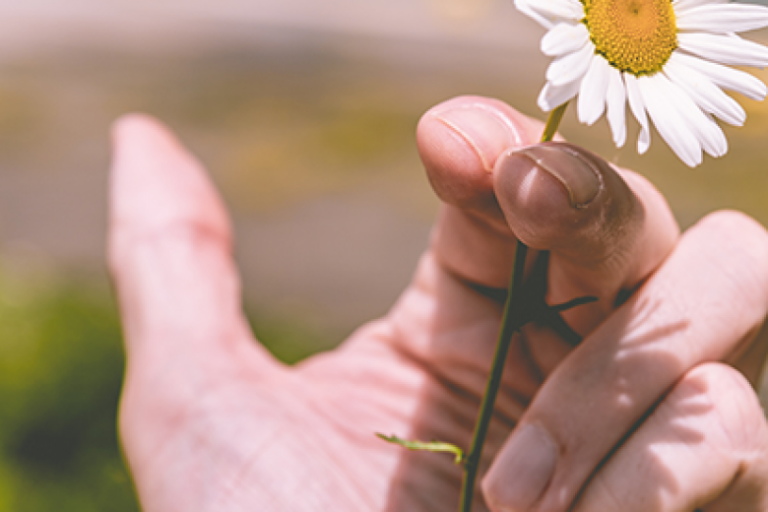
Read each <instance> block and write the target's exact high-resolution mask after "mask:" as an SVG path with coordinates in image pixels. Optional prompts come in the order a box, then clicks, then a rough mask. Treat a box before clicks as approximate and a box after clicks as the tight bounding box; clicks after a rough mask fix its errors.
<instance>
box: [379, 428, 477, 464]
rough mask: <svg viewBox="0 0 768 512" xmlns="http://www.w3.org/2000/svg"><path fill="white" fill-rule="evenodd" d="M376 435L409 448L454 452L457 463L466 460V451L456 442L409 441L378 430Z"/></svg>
mask: <svg viewBox="0 0 768 512" xmlns="http://www.w3.org/2000/svg"><path fill="white" fill-rule="evenodd" d="M376 437H378V438H379V439H383V440H384V441H386V442H388V443H392V444H397V445H400V446H402V447H404V448H408V449H409V450H417V451H427V452H445V453H452V454H453V455H454V460H453V462H454V463H455V464H456V465H460V464H461V463H462V462H463V461H464V452H463V451H462V449H461V448H459V447H458V446H456V445H455V444H451V443H443V442H441V441H431V442H425V441H408V440H406V439H401V438H399V437H397V436H394V435H392V436H386V435H384V434H380V433H378V432H377V433H376Z"/></svg>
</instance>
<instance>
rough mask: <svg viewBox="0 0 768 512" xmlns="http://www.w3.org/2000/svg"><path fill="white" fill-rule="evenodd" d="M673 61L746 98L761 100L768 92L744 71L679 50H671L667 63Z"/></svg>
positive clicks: (756, 79)
mask: <svg viewBox="0 0 768 512" xmlns="http://www.w3.org/2000/svg"><path fill="white" fill-rule="evenodd" d="M673 62H679V63H681V64H684V65H686V66H688V67H691V68H693V69H695V70H697V71H699V72H700V73H703V74H704V75H705V76H706V77H707V78H709V79H710V80H712V81H713V82H714V83H715V84H717V85H719V86H720V87H723V88H724V89H729V90H731V91H736V92H738V93H740V94H743V95H744V96H746V97H747V98H751V99H753V100H758V101H762V100H763V99H764V98H765V96H766V94H768V88H766V86H765V84H764V83H763V82H761V81H760V80H759V79H758V78H756V77H754V76H752V75H750V74H749V73H746V72H744V71H740V70H738V69H733V68H729V67H726V66H723V65H720V64H716V63H714V62H709V61H706V60H702V59H700V58H698V57H693V56H691V55H686V54H684V53H680V52H673V53H672V55H671V56H670V57H669V61H668V64H667V65H669V63H673Z"/></svg>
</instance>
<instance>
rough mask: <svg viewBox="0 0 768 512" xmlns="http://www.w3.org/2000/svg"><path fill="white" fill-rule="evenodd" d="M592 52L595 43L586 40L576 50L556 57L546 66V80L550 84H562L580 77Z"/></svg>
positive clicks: (593, 51) (587, 66) (593, 52)
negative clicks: (581, 46)
mask: <svg viewBox="0 0 768 512" xmlns="http://www.w3.org/2000/svg"><path fill="white" fill-rule="evenodd" d="M594 54H595V45H593V44H592V43H591V42H588V43H587V44H585V45H584V47H583V48H580V49H579V50H578V51H576V52H574V53H569V54H568V55H563V56H562V57H558V58H556V59H555V60H553V61H552V63H551V64H550V65H549V67H548V68H547V80H548V81H550V82H552V85H563V84H567V83H569V82H573V81H575V80H579V79H581V77H583V76H584V74H585V73H586V72H587V69H589V63H590V62H591V60H592V56H593V55H594Z"/></svg>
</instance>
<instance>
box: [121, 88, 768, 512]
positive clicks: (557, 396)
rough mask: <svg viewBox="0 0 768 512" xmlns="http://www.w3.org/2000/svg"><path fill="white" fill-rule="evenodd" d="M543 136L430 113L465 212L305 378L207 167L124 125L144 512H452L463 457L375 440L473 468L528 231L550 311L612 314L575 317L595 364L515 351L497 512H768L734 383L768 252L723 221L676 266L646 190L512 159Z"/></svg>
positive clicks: (753, 432) (490, 485) (760, 311)
mask: <svg viewBox="0 0 768 512" xmlns="http://www.w3.org/2000/svg"><path fill="white" fill-rule="evenodd" d="M540 130H541V124H540V123H538V122H535V121H531V120H528V119H527V118H525V117H523V116H522V115H520V114H518V113H517V112H515V111H513V110H512V109H510V108H509V107H507V106H506V105H503V104H501V103H499V102H496V101H494V100H488V99H484V98H473V97H465V98H457V99H455V100H451V101H449V102H447V103H445V104H442V105H440V106H438V107H436V108H435V109H433V110H432V111H430V112H429V113H427V114H426V115H425V116H424V118H423V119H422V121H421V123H420V125H419V130H418V142H419V151H420V154H421V156H422V160H423V161H424V163H425V167H426V168H427V171H428V174H429V176H430V180H431V182H432V184H433V186H434V188H435V189H436V191H437V193H438V195H439V196H440V197H441V198H442V199H443V200H444V202H445V203H446V206H445V207H444V208H443V209H442V212H441V216H440V219H439V221H438V223H437V226H436V228H435V232H434V236H433V239H432V242H431V244H430V248H429V249H428V250H427V252H426V253H425V255H424V256H423V258H422V260H421V262H420V263H419V267H418V269H417V272H416V275H415V277H414V279H413V282H412V284H411V285H410V286H409V288H408V289H407V290H406V291H405V293H404V294H403V296H402V297H401V299H400V300H399V302H398V303H397V304H396V305H395V306H394V307H393V309H392V311H391V312H390V314H389V315H387V317H385V318H384V319H382V320H379V321H376V322H373V323H370V324H368V325H366V326H364V327H362V328H361V329H360V330H358V331H357V332H356V333H354V334H353V335H352V336H351V337H350V339H349V340H347V341H346V342H345V343H344V344H343V345H341V346H340V347H339V348H338V349H337V350H335V351H333V352H329V353H324V354H320V355H317V356H315V357H313V358H310V359H308V360H306V361H304V362H303V363H301V364H299V365H297V366H296V367H292V368H287V367H285V366H282V365H280V364H279V363H277V362H276V361H274V359H272V357H271V356H270V355H269V354H268V353H267V352H266V351H265V350H264V349H263V348H262V347H260V346H259V345H258V344H257V343H256V342H255V340H254V339H253V336H252V334H251V333H250V331H249V329H248V326H247V322H246V321H245V319H244V317H243V315H242V313H241V310H240V304H239V281H238V276H237V272H236V269H235V268H234V265H233V262H232V258H231V254H230V252H231V234H230V228H229V224H228V220H227V217H226V214H225V212H224V208H223V206H222V204H221V202H220V200H219V199H218V197H217V195H216V194H215V192H214V190H213V188H212V187H211V185H210V183H209V181H208V180H207V178H206V176H205V174H204V172H203V171H202V169H201V168H200V166H199V165H198V164H197V163H196V162H195V161H194V160H193V159H192V158H191V157H190V156H189V155H188V154H187V153H186V152H185V151H184V150H183V149H182V148H181V147H180V146H179V145H178V143H177V142H176V141H175V140H174V139H173V138H172V136H171V135H170V134H169V133H168V132H167V131H166V130H165V129H164V128H162V127H161V126H159V125H158V124H157V123H156V122H155V121H153V120H151V119H149V118H146V117H142V116H129V117H127V118H125V119H123V120H121V121H120V122H119V123H118V124H117V126H116V129H115V145H116V150H115V160H114V166H113V175H112V192H111V193H112V199H111V228H110V241H109V260H110V265H111V268H112V272H113V275H114V278H115V283H116V287H117V291H118V295H119V300H120V306H121V311H122V317H123V323H124V330H125V341H126V351H127V367H126V380H125V387H124V392H123V397H122V403H121V416H120V430H121V435H122V440H123V445H124V449H125V452H126V457H127V460H128V463H129V465H130V468H131V471H132V473H133V476H134V479H135V482H136V486H137V490H138V494H139V498H140V501H141V503H142V505H143V509H144V510H146V511H148V512H152V511H163V512H167V511H174V510H179V511H185V512H186V511H193V510H216V511H230V510H270V511H279V510H291V511H297V510H300V511H326V510H341V511H346V510H350V511H352V510H354V511H359V510H380V511H384V510H387V511H403V510H405V511H429V510H440V511H444V510H452V509H454V508H455V507H456V504H457V502H458V489H459V486H460V485H459V483H460V479H461V470H460V468H458V467H457V466H454V465H453V463H452V460H451V457H449V456H445V455H438V454H431V453H423V452H409V451H405V450H403V449H401V448H399V447H397V446H393V445H389V444H386V443H384V442H382V441H380V440H379V439H377V438H376V437H374V435H373V433H374V432H383V433H394V434H397V435H399V436H401V437H406V438H418V439H424V440H431V439H439V440H441V441H447V442H452V443H454V444H457V445H459V446H468V444H469V439H470V437H471V434H472V429H473V425H474V420H475V416H476V413H477V408H478V404H479V397H480V396H481V395H482V393H483V388H484V385H485V378H486V376H487V371H488V368H489V366H490V361H491V358H492V354H493V349H494V345H495V341H496V336H497V330H498V324H499V320H500V316H501V302H500V300H499V296H500V290H503V288H504V287H505V286H506V283H507V280H508V275H509V272H510V264H511V260H512V254H513V251H514V246H515V238H514V235H513V234H512V231H514V233H516V234H517V235H518V236H519V237H520V238H521V239H522V240H523V241H524V242H526V243H527V244H529V245H530V246H531V247H532V248H535V249H540V250H544V249H546V250H550V251H551V253H550V254H551V255H550V261H549V270H548V278H549V279H548V287H547V290H546V293H547V295H546V299H547V302H548V303H550V304H557V303H561V302H565V301H567V300H570V299H572V298H574V297H579V296H583V295H593V296H597V297H598V298H599V299H600V300H599V301H598V302H596V303H592V304H587V305H583V306H579V307H578V308H575V309H573V310H570V311H568V312H566V313H564V314H563V316H564V318H565V319H566V320H567V321H568V323H569V324H570V326H571V327H573V328H574V329H575V330H576V331H577V332H579V333H580V334H582V335H583V336H585V338H584V341H583V342H582V343H581V344H580V345H579V346H578V347H577V348H575V349H574V348H573V347H572V346H570V345H568V344H567V343H565V342H564V341H563V340H562V339H561V338H560V337H559V336H558V335H556V334H555V333H554V332H553V331H552V330H551V329H550V328H548V327H547V326H541V325H534V324H528V325H527V326H525V327H524V328H523V330H522V334H521V335H519V336H516V337H515V339H514V341H513V345H512V349H511V353H510V358H509V361H508V364H507V369H506V371H505V376H504V382H503V384H502V388H501V392H500V395H499V399H498V402H497V412H496V416H495V419H494V421H493V422H492V425H491V431H490V433H489V437H488V441H487V443H486V451H485V452H484V453H485V455H484V458H483V468H484V469H485V468H487V467H488V466H489V465H490V464H491V463H493V465H492V466H491V469H490V470H489V472H488V474H487V475H486V477H485V480H484V483H483V491H484V492H483V494H484V495H485V498H486V499H487V501H488V502H489V504H490V508H491V509H493V510H494V511H501V510H546V511H559V510H568V509H569V507H571V506H572V505H574V504H575V505H574V509H575V510H578V511H582V510H584V511H586V510H589V511H611V510H622V511H633V510H642V511H644V512H645V511H649V510H652V511H673V510H674V511H678V510H681V511H682V510H693V509H695V508H696V507H700V508H703V509H704V510H707V511H710V510H739V511H749V510H764V508H765V506H766V501H765V500H766V497H765V489H766V487H768V486H767V485H766V484H767V483H768V468H766V463H765V462H764V459H766V457H765V451H766V449H767V448H768V432H767V431H766V425H765V419H764V417H763V415H762V411H761V410H760V407H759V405H758V403H757V400H756V397H755V394H754V391H753V390H752V389H751V387H750V386H749V384H748V383H747V381H746V380H745V379H744V377H742V375H741V374H740V373H739V372H738V371H736V370H735V369H733V368H732V367H730V366H726V365H725V364H722V363H721V362H719V361H724V362H729V363H732V364H734V365H735V366H736V368H739V369H741V370H743V371H744V372H745V373H746V374H747V375H748V377H750V378H754V377H755V376H756V371H757V370H756V368H757V369H759V366H757V365H754V364H752V365H751V366H750V364H749V363H750V362H752V363H754V361H755V359H756V357H755V354H758V356H757V359H760V360H761V359H762V353H763V351H764V346H763V345H764V344H762V343H761V344H758V343H754V342H753V340H754V334H755V333H756V332H757V330H758V328H759V325H760V323H761V322H762V319H763V315H764V314H765V311H766V309H767V308H768V291H767V290H768V269H766V268H765V265H764V262H765V261H768V236H766V233H765V231H764V230H763V229H762V228H761V227H760V226H758V225H757V224H756V223H754V222H753V221H751V220H749V219H748V218H746V217H744V216H742V215H740V214H736V213H718V214H714V215H712V216H710V217H708V218H706V219H704V220H703V221H702V222H700V223H699V224H697V225H696V226H695V227H693V228H691V230H689V232H687V233H686V234H685V235H684V236H683V237H682V239H680V240H679V241H678V230H677V227H676V225H675V223H674V220H673V218H672V216H671V214H670V213H669V210H668V208H667V206H666V204H665V202H664V200H663V198H662V197H661V196H660V195H659V194H658V192H657V191H656V190H655V189H653V187H652V186H651V185H649V184H648V183H647V182H646V181H645V180H644V179H643V178H641V177H639V176H637V175H635V174H632V173H629V172H626V171H621V174H620V175H619V174H617V173H616V172H614V171H613V170H612V169H611V168H610V167H609V166H608V165H607V164H605V163H604V162H602V161H601V160H599V159H598V158H597V157H595V156H593V155H590V154H588V153H587V152H585V151H583V150H580V149H578V148H575V147H573V146H560V147H550V146H548V147H545V148H542V147H541V146H536V147H533V148H529V149H525V150H522V151H509V149H510V148H511V149H515V148H520V147H523V146H527V145H528V144H531V143H533V142H535V141H536V140H537V138H538V135H539V134H540ZM534 161H539V162H541V165H543V166H546V167H550V168H551V169H553V170H555V171H556V173H557V174H558V176H557V177H555V176H553V175H552V174H549V173H547V172H546V171H545V170H542V169H534V164H533V162H534ZM595 179H597V182H596V183H597V186H595ZM563 183H567V184H568V185H569V186H570V193H568V192H567V189H566V188H565V187H564V186H563ZM595 192H596V193H595ZM571 203H576V204H579V205H580V206H582V207H580V208H574V207H572V206H571ZM510 226H511V228H512V230H511V231H510ZM638 287H639V288H638ZM747 356H749V357H747ZM518 422H519V426H518V427H517V428H514V427H515V425H516V424H518ZM513 428H514V432H513ZM510 433H512V435H511V437H510V438H509V440H507V438H508V437H509V436H510ZM505 440H507V441H506V444H505ZM476 505H477V506H476V508H475V509H474V510H485V509H486V508H485V505H484V503H482V498H481V497H480V494H478V496H477V503H476Z"/></svg>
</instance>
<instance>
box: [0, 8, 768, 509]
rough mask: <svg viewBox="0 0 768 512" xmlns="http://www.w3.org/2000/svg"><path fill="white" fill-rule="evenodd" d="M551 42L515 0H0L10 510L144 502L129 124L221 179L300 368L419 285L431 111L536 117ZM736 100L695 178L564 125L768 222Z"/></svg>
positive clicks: (263, 319)
mask: <svg viewBox="0 0 768 512" xmlns="http://www.w3.org/2000/svg"><path fill="white" fill-rule="evenodd" d="M541 35H542V31H541V29H539V28H538V27H537V26H535V25H534V24H533V23H532V22H530V21H528V20H527V19H524V18H523V17H521V16H520V15H519V14H518V13H516V12H515V10H514V7H513V6H512V2H511V0H388V1H386V2H374V1H372V0H326V1H324V2H317V1H316V0H250V1H246V0H131V1H129V0H65V1H54V0H25V1H24V2H18V1H11V0H0V511H13V512H24V511H46V512H47V511H50V510H59V511H69V510H73V511H74V510H77V511H79V512H88V511H97V510H98V511H136V510H138V507H137V504H136V502H135V499H134V497H133V491H132V487H131V483H130V479H129V477H128V475H127V473H126V471H125V469H124V467H123V464H122V461H121V458H120V454H119V450H118V447H117V441H116V435H115V426H114V421H115V414H116V407H117V400H118V393H119V387H120V382H121V378H122V364H123V354H122V348H121V345H120V328H119V323H118V319H117V315H116V310H115V304H114V301H113V298H112V295H111V291H110V287H109V282H108V278H107V274H106V270H105V265H104V259H103V252H104V239H105V229H106V195H105V191H106V186H107V169H108V166H109V159H110V148H109V128H110V123H111V122H112V121H113V120H114V119H115V118H116V117H118V116H120V115H121V114H123V113H126V112H131V111H143V112H148V113H151V114H153V115H155V116H157V117H159V118H160V119H162V120H163V121H164V122H166V123H167V124H168V125H170V126H171V128H172V129H173V130H174V131H175V132H176V133H177V134H178V135H179V137H180V138H181V139H182V141H183V142H184V143H185V144H186V145H187V146H188V147H189V148H190V149H191V150H192V151H193V152H194V153H195V154H196V155H197V156H198V157H199V158H200V159H201V160H202V161H203V162H204V163H205V165H206V166H207V167H208V168H209V169H210V170H211V173H212V175H213V179H214V181H215V182H216V184H217V185H218V186H219V188H220V190H221V192H222V194H223V196H224V199H225V201H226V202H227V204H228V205H229V207H230V209H231V213H232V216H233V219H234V225H235V229H236V233H237V259H238V262H239V264H240V268H241V270H242V275H243V279H244V282H245V287H244V300H245V307H246V310H247V312H248V315H249V317H250V319H251V321H252V324H253V327H254V330H255V331H256V333H257V335H258V336H259V337H260V338H261V339H262V341H263V342H264V343H265V344H266V345H267V346H268V347H269V348H270V350H272V351H273V353H275V354H276V355H277V356H278V357H280V358H281V359H282V360H284V361H287V362H295V361H296V360H298V359H300V358H302V357H305V356H307V355H308V354H311V353H313V352H316V351H318V350H323V349H327V348H330V347H332V346H334V345H335V344H336V343H338V342H339V341H340V340H341V339H343V338H344V337H345V336H346V335H347V334H348V333H349V332H350V331H351V330H353V329H354V328H355V327H356V326H357V325H359V324H360V323H361V322H363V321H366V320H368V319H372V318H374V317H377V316H380V315H382V314H384V313H385V312H386V311H387V309H388V308H389V306H390V305H391V304H392V303H393V301H394V300H395V299H396V297H397V295H398V293H399V291H400V290H401V289H402V288H403V286H404V285H405V284H406V283H407V281H408V279H409V277H410V274H411V272H412V270H413V267H414V265H415V262H416V260H417V258H418V255H419V253H420V252H421V251H422V250H423V249H424V247H425V245H426V243H427V239H428V234H429V229H430V225H431V222H432V220H433V218H434V216H435V212H436V210H437V202H436V200H435V199H434V197H433V196H432V194H431V191H430V189H429V185H428V184H427V181H426V179H425V177H424V175H423V173H422V171H421V167H420V163H419V159H418V155H417V154H416V151H415V146H414V140H413V139H414V137H413V134H414V128H415V125H416V122H417V121H418V119H419V117H420V116H421V114H422V113H423V112H424V111H426V110H427V109H428V108H430V107H431V106H432V105H434V104H436V103H438V102H440V101H443V100H445V99H448V98H450V97H452V96H455V95H459V94H479V95H489V96H495V97H499V98H501V99H503V100H505V101H508V102H510V103H512V104H513V105H515V106H516V107H517V108H518V109H520V110H521V111H523V112H525V113H528V114H531V115H534V116H539V117H541V114H540V112H538V110H537V108H536V107H535V99H536V96H537V94H538V90H539V88H540V87H541V85H542V81H543V71H544V69H545V66H546V64H547V62H546V60H545V59H544V58H543V57H542V56H541V55H540V54H539V52H538V49H537V48H538V40H539V38H540V37H541ZM766 36H767V35H766V34H765V33H756V34H755V35H754V37H756V38H758V39H761V40H763V41H767V40H768V37H766ZM758 74H759V75H760V77H761V78H762V79H763V80H764V81H765V80H766V79H768V74H766V72H763V71H760V72H758ZM738 100H739V101H740V102H741V103H742V105H744V106H745V108H746V109H747V111H748V112H749V119H748V121H747V124H746V126H745V127H744V128H740V129H730V128H726V132H727V136H728V138H729V141H730V143H731V148H732V149H731V151H730V153H729V155H728V156H727V158H724V159H721V160H719V161H716V160H712V159H708V160H706V162H705V164H704V165H703V166H701V167H700V168H698V169H696V170H690V169H688V168H686V167H684V166H683V165H682V164H680V163H679V162H678V161H677V160H676V159H675V158H674V157H673V156H672V154H671V153H670V151H669V150H668V149H667V148H666V146H665V145H664V144H663V143H662V142H661V141H660V139H659V138H658V136H655V140H654V143H653V145H652V148H651V150H650V152H649V153H648V154H647V155H645V156H643V157H638V156H637V155H636V154H635V152H634V143H633V142H632V141H633V138H635V137H636V133H637V130H636V126H634V124H633V123H630V126H631V129H630V139H629V140H630V143H628V147H627V148H625V149H623V150H616V149H615V148H613V147H612V146H611V144H610V137H609V134H608V129H607V126H606V125H605V123H604V121H603V120H601V121H600V122H599V123H598V125H597V126H595V127H592V128H585V127H580V126H579V125H578V124H577V123H576V122H575V119H574V116H573V112H572V111H569V112H568V114H567V117H566V120H565V122H564V125H563V127H562V130H561V131H562V133H563V134H564V135H565V136H566V137H568V138H569V139H570V140H572V141H574V142H576V143H579V144H582V145H584V146H586V147H587V148H590V149H592V150H593V151H596V152H598V153H600V154H601V155H603V156H604V157H606V158H608V159H609V160H611V161H614V162H616V163H618V164H620V165H623V166H628V167H632V168H635V169H637V170H640V171H641V172H643V173H644V174H646V175H647V176H649V177H650V179H651V180H652V181H654V182H655V183H656V184H657V186H658V187H659V188H660V189H661V190H662V191H663V192H664V193H665V194H666V195H667V197H668V198H669V199H670V202H671V204H672V208H673V210H674V211H675V214H676V216H677V218H678V219H679V221H680V223H681V224H682V225H683V226H689V225H691V224H692V223H694V222H695V221H696V220H697V219H698V218H700V217H701V216H702V215H704V214H706V213H707V212H710V211H712V210H716V209H719V208H737V209H740V210H743V211H746V212H747V213H749V214H751V215H752V216H754V217H756V218H757V219H758V220H760V221H761V222H762V223H763V224H768V201H765V192H764V191H765V190H768V172H766V164H767V163H768V157H766V155H765V143H766V140H767V139H766V134H768V105H766V104H765V103H757V102H753V101H749V100H744V99H743V98H738Z"/></svg>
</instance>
